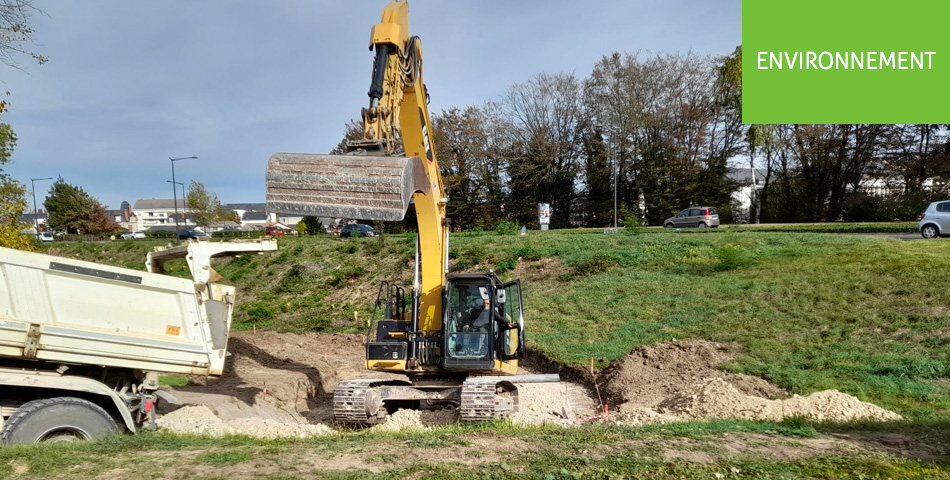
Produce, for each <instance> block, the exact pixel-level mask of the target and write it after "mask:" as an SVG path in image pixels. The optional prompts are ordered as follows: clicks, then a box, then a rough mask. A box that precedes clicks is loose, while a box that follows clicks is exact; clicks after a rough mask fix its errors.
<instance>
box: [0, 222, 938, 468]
mask: <svg viewBox="0 0 950 480" xmlns="http://www.w3.org/2000/svg"><path fill="white" fill-rule="evenodd" d="M754 228H756V229H753V228H738V229H718V230H707V231H669V230H655V229H647V230H644V231H642V232H640V233H624V232H621V233H620V234H617V235H604V234H603V233H600V232H599V231H592V230H586V231H551V232H544V233H541V232H531V233H530V234H529V235H527V236H525V237H521V236H499V235H495V234H493V233H480V234H459V235H455V236H454V237H453V239H452V252H451V257H452V265H453V267H454V268H455V270H457V271H465V270H484V269H488V268H492V269H495V270H496V271H497V272H499V273H500V275H502V276H503V277H504V278H521V279H522V281H523V285H524V296H525V308H526V316H527V322H528V329H529V331H528V342H530V343H529V347H531V348H533V349H535V350H537V351H540V352H542V353H543V354H545V355H546V356H548V357H549V358H551V359H554V360H556V361H559V362H563V363H567V364H575V365H583V364H586V363H588V362H589V361H590V358H591V357H594V358H595V360H596V362H597V363H598V365H599V366H604V365H606V364H608V363H609V362H611V361H613V360H615V359H617V358H619V357H621V356H623V355H625V354H627V353H628V352H629V351H630V350H631V349H633V348H635V347H637V346H639V345H644V344H649V343H653V342H657V341H664V340H669V339H672V338H677V339H683V338H702V339H707V340H713V341H718V342H732V343H734V344H736V345H737V346H738V347H739V350H740V351H741V352H743V354H742V355H741V356H740V357H739V358H737V359H736V360H734V361H733V362H732V363H730V364H728V365H727V366H726V368H727V369H728V370H730V371H733V372H743V373H749V374H752V375H757V376H762V377H765V378H767V379H769V380H770V381H772V382H773V383H775V384H777V385H779V386H781V387H783V388H785V389H787V390H788V391H789V392H791V393H798V394H807V393H810V392H813V391H816V390H823V389H828V388H835V389H838V390H841V391H844V392H847V393H851V394H854V395H856V396H858V397H859V398H861V399H862V400H866V401H871V402H874V403H876V404H879V405H881V406H884V407H886V408H890V409H893V410H895V411H897V412H899V413H901V414H903V415H905V416H906V417H907V418H908V419H909V420H910V423H906V424H897V425H889V426H884V427H869V426H862V425H845V426H833V425H815V426H814V428H817V429H818V430H817V432H816V431H814V430H813V427H812V426H806V427H803V428H806V430H807V429H812V430H811V431H812V433H811V434H812V435H819V436H821V437H822V438H828V437H827V435H831V434H845V435H849V436H853V435H859V434H860V432H864V431H866V430H867V429H871V430H872V431H873V430H874V429H875V428H882V429H885V430H887V431H889V432H891V433H892V434H895V435H903V436H905V437H908V438H918V439H920V440H921V441H927V442H934V443H935V444H936V445H938V446H939V448H946V447H947V446H948V445H950V440H948V438H947V432H950V380H948V376H950V293H947V292H948V289H947V286H948V285H950V255H948V253H947V252H948V249H947V247H948V246H950V243H947V242H946V241H944V240H935V241H914V242H902V241H898V240H894V239H891V238H886V237H868V236H855V235H831V234H822V233H799V232H792V231H786V232H771V231H762V230H759V229H757V228H765V227H754ZM803 228H804V227H803ZM412 243H413V240H412V238H411V237H409V236H386V237H384V238H382V239H338V238H332V237H308V238H293V237H286V238H282V239H280V251H279V252H274V253H270V254H266V255H249V256H244V257H241V258H238V259H235V260H233V261H229V262H221V263H220V264H219V265H216V269H217V271H218V272H219V273H221V274H222V276H223V277H224V278H225V279H226V282H227V283H231V284H234V285H237V286H238V287H239V288H240V293H239V297H238V305H237V309H236V314H235V322H236V323H235V328H238V329H249V328H252V327H254V328H258V329H275V330H282V331H298V332H299V331H325V332H361V331H362V330H363V328H364V322H365V320H366V318H367V317H368V315H369V307H370V305H371V302H372V300H373V299H374V298H375V294H376V285H377V283H378V282H379V281H380V280H384V279H388V280H396V281H398V282H401V283H403V284H409V283H410V272H411V269H410V267H411V263H410V262H411V247H412ZM159 244H161V242H158V241H150V240H148V241H135V242H107V243H72V244H61V243H56V244H53V245H52V246H49V247H48V248H49V251H50V252H51V253H57V254H60V255H66V256H71V257H76V258H82V259H87V260H94V261H99V262H102V263H110V264H115V265H122V266H127V267H131V268H139V269H142V268H144V265H143V262H144V253H145V252H146V251H147V250H149V249H151V248H152V247H154V246H155V245H159ZM171 269H172V270H173V273H174V274H176V275H187V271H186V269H185V267H184V265H183V264H172V265H171ZM753 425H754V426H750V424H747V423H742V422H714V423H698V424H696V423H691V424H684V425H683V426H665V427H656V428H653V429H640V430H635V429H634V430H631V429H623V428H619V429H616V428H610V427H605V428H606V430H605V431H603V432H601V431H599V430H596V429H594V430H588V429H581V430H560V429H550V430H545V431H544V432H538V431H535V430H530V431H521V430H519V429H512V430H503V431H502V432H501V433H499V434H498V435H501V436H502V437H504V438H506V439H508V440H506V441H510V442H514V443H517V442H518V441H519V439H520V440H523V441H525V442H527V441H528V440H525V439H529V440H531V441H532V442H533V441H535V440H538V439H539V438H543V439H545V440H544V442H546V443H544V445H546V446H545V447H537V446H532V450H531V452H530V453H526V454H525V455H522V456H519V457H517V458H510V459H508V458H504V459H499V458H491V459H488V460H486V462H485V463H480V462H467V463H465V464H464V466H459V467H458V468H449V469H446V468H447V467H445V466H444V465H443V464H442V463H440V461H441V460H439V461H437V460H435V459H433V460H431V461H429V462H428V463H427V462H426V461H421V460H420V461H419V462H416V463H413V464H411V465H408V466H405V467H398V468H396V467H394V469H390V470H385V469H384V470H382V471H380V472H376V473H374V475H376V476H378V477H379V478H398V477H401V476H406V475H413V474H418V475H417V478H422V477H425V476H426V475H425V474H419V472H430V473H432V472H439V473H438V476H440V477H445V478H456V477H457V478H463V477H465V476H466V475H470V476H474V477H481V478H509V477H511V478H513V477H515V476H518V477H519V478H620V477H618V475H620V474H621V473H626V474H627V475H630V476H641V477H643V478H696V477H704V478H713V474H714V473H717V472H724V473H728V468H733V467H729V466H727V465H726V463H730V462H731V463H730V465H731V464H737V465H738V464H739V463H741V466H740V467H736V468H740V469H741V470H742V471H744V472H758V473H759V474H761V475H764V476H768V477H770V478H846V477H847V476H848V475H851V477H850V478H942V477H941V475H942V476H944V477H946V475H947V474H946V472H945V471H944V470H941V468H948V465H947V464H946V463H940V462H938V463H937V464H931V463H928V462H920V461H917V460H913V459H910V460H907V459H901V458H900V457H899V456H890V455H884V456H881V455H877V454H875V455H870V454H866V452H865V453H860V452H858V453H854V452H852V453H850V454H846V453H842V452H840V451H830V452H825V453H822V454H817V455H813V456H808V457H807V458H799V459H792V458H788V459H778V460H775V459H773V458H772V457H771V456H770V455H769V454H768V453H767V452H758V453H757V452H756V451H751V450H750V451H749V452H747V453H746V454H743V455H738V456H736V455H725V456H717V455H713V460H712V461H707V462H686V463H682V464H681V463H680V462H673V466H672V467H671V466H669V465H668V464H669V463H671V462H667V461H665V460H664V458H666V457H665V456H664V455H665V454H664V453H663V452H662V451H661V450H658V449H657V447H656V446H655V445H654V443H653V442H656V443H657V444H665V443H667V442H673V441H680V439H682V438H686V439H688V443H690V445H692V446H693V447H695V448H697V449H699V450H703V449H710V448H712V449H713V450H715V448H713V446H714V445H715V444H717V443H719V442H722V441H725V440H726V439H728V438H735V437H734V436H731V435H732V434H731V433H726V432H731V431H732V430H733V429H738V431H740V432H742V431H747V432H750V433H748V435H753V437H749V436H748V435H747V436H746V437H742V436H741V435H740V437H741V438H752V439H753V440H754V439H755V438H757V437H754V435H759V434H762V432H766V431H767V432H771V433H768V435H778V437H777V438H778V439H777V440H775V439H773V440H774V441H777V442H778V443H782V442H785V441H786V440H782V438H785V437H786V436H787V437H794V438H798V437H800V436H802V435H803V434H802V432H801V431H798V430H797V427H794V426H793V427H792V428H791V430H789V427H787V426H782V425H772V424H753ZM459 428H460V429H457V428H450V429H448V430H444V431H443V430H440V431H437V432H435V433H430V434H420V435H423V436H420V437H418V439H417V438H416V437H413V436H411V435H410V436H408V437H399V440H398V441H396V443H397V444H402V443H399V442H404V443H405V444H406V445H415V444H416V442H421V444H424V445H429V443H431V444H432V445H433V448H435V447H438V446H439V445H441V446H443V447H445V446H451V445H455V444H460V445H462V444H466V443H472V442H476V441H480V440H477V439H478V438H481V436H483V435H486V434H488V433H487V432H483V431H481V430H479V429H477V428H476V429H471V428H468V429H466V428H461V427H459ZM783 429H784V430H783ZM776 432H777V433H776ZM941 432H942V433H941ZM341 435H342V437H341V438H339V439H336V440H340V442H342V443H340V445H343V446H341V447H339V448H341V449H343V450H340V451H336V450H334V451H333V452H336V453H333V455H344V456H345V455H350V454H352V452H353V451H358V452H363V451H367V449H369V448H371V446H370V445H373V444H374V442H378V443H380V444H383V443H387V442H388V443H391V442H392V441H395V440H393V439H391V438H389V437H376V436H373V434H367V433H346V434H341ZM362 435H369V436H368V437H363V436H362ZM426 435H428V436H426ZM538 435H542V436H541V437H539V436H538ZM545 435H546V436H545ZM600 435H606V436H608V437H610V438H614V439H616V440H615V441H611V442H614V443H611V442H607V444H608V445H617V444H622V445H625V446H624V448H622V449H621V448H619V447H617V448H614V447H610V448H606V450H605V449H603V448H600V447H598V451H599V452H600V453H598V454H597V455H595V457H596V458H592V459H589V460H584V461H583V462H584V463H577V462H578V460H575V459H574V458H575V457H572V456H571V454H570V452H574V451H579V450H584V447H583V446H582V445H580V443H583V442H586V441H588V440H589V439H590V438H599V437H598V436H600ZM351 436H352V437H351ZM805 436H807V434H806V435H805ZM433 438H434V439H435V440H431V439H433ZM512 438H514V440H512ZM355 439H359V442H364V441H365V442H368V443H367V444H366V445H364V444H360V446H359V447H354V446H353V442H356V440H355ZM439 439H441V440H439ZM473 439H474V440H473ZM753 440H750V441H753ZM759 440H762V439H758V440H754V441H759ZM325 441H327V442H328V441H329V440H314V441H313V442H316V443H306V442H305V444H302V445H298V444H289V445H287V444H277V445H272V442H267V441H250V440H247V439H243V440H242V439H231V440H228V441H227V442H225V443H226V445H231V444H234V446H227V447H226V448H225V446H221V445H217V444H216V445H215V446H214V447H212V446H210V445H209V442H216V441H210V440H202V439H192V438H190V437H175V436H169V435H158V436H155V435H149V436H142V437H135V438H134V439H129V438H126V439H121V440H110V441H107V442H105V443H103V444H100V445H99V446H80V447H62V448H64V449H75V450H65V451H66V452H67V453H64V454H63V455H66V456H67V457H68V458H71V459H72V460H70V461H78V460H76V459H86V460H83V462H85V464H89V463H96V462H98V461H99V460H97V459H103V458H113V456H115V455H117V456H116V457H115V458H122V455H128V456H130V457H131V456H132V455H133V453H132V452H135V451H136V450H137V449H138V448H147V449H150V451H151V450H156V451H163V450H164V449H167V448H169V447H167V445H169V444H172V445H175V444H177V443H176V442H178V443H180V444H181V445H182V448H186V449H194V450H195V451H196V452H200V453H197V454H196V456H195V457H194V462H195V465H199V464H209V462H210V464H214V462H218V461H220V462H225V463H228V462H230V463H237V464H242V462H248V461H250V460H242V459H244V458H249V457H246V456H247V455H251V457H254V458H257V456H258V454H261V455H263V453H261V452H267V451H270V450H268V449H271V448H274V449H277V451H283V450H284V449H293V448H300V449H303V450H305V451H310V450H314V449H315V450H319V451H322V450H320V449H323V448H337V447H326V446H325V445H324V443H321V442H325ZM641 441H642V442H641ZM763 441H765V442H766V443H768V442H770V441H772V440H763ZM789 441H791V440H789ZM143 442H144V443H143ZM149 442H155V443H149ZM228 442H230V443H228ZM308 442H310V441H308ZM440 442H448V443H440ZM452 442H456V443H452ZM618 442H619V443H618ZM357 443H358V442H357ZM145 445H148V446H147V447H145ZM334 445H336V443H334ZM20 448H23V450H12V449H5V450H2V451H0V477H2V476H3V472H4V468H8V467H5V466H4V465H13V464H12V463H8V461H12V460H5V459H12V458H13V457H11V456H10V455H14V454H15V452H18V451H22V452H24V453H23V455H25V457H24V458H32V457H30V455H35V450H30V448H28V447H20ZM57 448H60V447H57ZM218 448H221V449H222V450H221V451H220V452H218V450H217V449H218ZM426 448H428V447H426ZM354 449H355V450H354ZM578 449H579V450H578ZM117 450H118V451H120V453H118V454H117V453H115V451H117ZM11 452H14V453H11ZM29 452H34V453H29ZM122 452H125V453H122ZM242 452H243V453H242ZM248 452H251V453H250V454H249V453H248ZM151 453H152V454H154V457H156V458H159V459H161V458H163V457H161V455H158V454H157V453H155V452H154V451H152V452H151ZM331 453H332V452H331ZM219 454H220V455H219ZM278 457H280V455H278ZM50 458H53V457H50ZM50 458H47V457H42V458H37V459H36V460H35V461H36V462H40V463H42V462H46V461H52V460H50ZM150 458H151V457H150ZM199 459H201V460H199ZM31 461H33V460H31ZM155 461H159V460H155ZM162 461H164V460H162ZM202 462H204V463H202ZM723 462H726V463H723ZM736 462H739V463H736ZM14 463H15V462H14ZM439 465H443V466H439ZM37 468H39V467H37ZM196 468H197V467H196ZM506 468H508V470H506ZM427 469H428V470H427ZM499 469H500V470H499ZM199 470H200V469H199ZM39 471H42V470H41V469H40V470H39ZM196 471H197V470H196ZM200 472H204V470H200ZM200 472H199V473H200ZM580 472H587V473H586V474H585V475H584V476H583V477H582V476H580ZM629 472H634V473H635V475H634V474H632V473H629ZM364 473H365V472H364ZM202 475H204V476H207V477H208V478H212V477H213V476H214V475H213V472H212V473H207V474H205V473H202V474H201V475H198V476H202ZM269 475H271V474H270V473H269ZM293 475H300V473H299V472H298V473H294V474H293ZM293 475H291V477H292V476H293ZM327 475H328V476H329V477H330V478H333V477H338V478H356V477H359V478H369V477H363V476H362V475H355V474H353V473H352V472H350V473H347V472H339V471H335V472H330V473H328V474H327ZM419 475H421V476H419ZM861 475H864V476H863V477H862V476H861ZM79 476H82V475H77V477H79ZM272 476H273V478H285V477H280V476H279V475H277V474H273V475H272ZM37 478H41V477H37ZM180 478H189V477H188V476H187V475H185V476H181V477H180Z"/></svg>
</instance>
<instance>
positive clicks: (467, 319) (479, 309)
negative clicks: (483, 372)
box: [445, 284, 491, 360]
mask: <svg viewBox="0 0 950 480" xmlns="http://www.w3.org/2000/svg"><path fill="white" fill-rule="evenodd" d="M490 292H491V288H489V286H488V285H465V284H462V285H453V286H452V289H451V290H450V291H449V298H448V302H447V303H448V305H447V307H448V308H447V310H448V312H447V313H448V317H447V318H446V325H445V334H446V340H447V345H446V346H447V347H448V352H446V353H447V355H448V356H449V357H453V358H456V359H465V360H483V359H487V358H489V335H490V331H491V304H490V303H489V308H488V309H485V298H489V299H490V298H491V297H490Z"/></svg>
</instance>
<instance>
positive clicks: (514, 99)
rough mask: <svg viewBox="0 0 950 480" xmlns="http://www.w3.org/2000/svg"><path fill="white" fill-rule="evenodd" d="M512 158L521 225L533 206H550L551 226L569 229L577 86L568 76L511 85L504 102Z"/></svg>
mask: <svg viewBox="0 0 950 480" xmlns="http://www.w3.org/2000/svg"><path fill="white" fill-rule="evenodd" d="M504 106H505V110H506V113H507V116H508V118H509V119H510V124H511V126H512V128H511V135H512V142H513V148H514V151H513V154H512V157H511V158H510V163H509V165H508V172H507V173H508V177H509V182H510V188H511V190H510V196H509V198H510V199H511V203H512V209H513V210H515V212H514V213H515V214H516V216H517V217H518V218H519V219H520V220H522V221H523V222H526V221H529V220H530V219H533V218H536V211H535V210H536V204H537V203H538V202H544V203H550V204H551V208H552V210H553V211H552V218H551V222H552V224H553V225H554V226H561V227H565V226H568V225H569V224H570V212H571V207H572V201H573V199H574V189H575V181H576V178H577V174H578V172H579V169H580V154H581V130H582V127H583V125H584V124H585V119H584V118H583V115H584V109H583V103H582V96H581V84H580V82H579V81H578V79H577V77H575V76H574V75H573V74H566V73H561V74H553V75H552V74H545V73H542V74H539V75H537V76H535V77H534V78H532V79H531V80H529V81H527V82H524V83H520V84H515V85H513V86H512V87H511V88H510V89H509V90H508V94H507V95H506V97H505V101H504Z"/></svg>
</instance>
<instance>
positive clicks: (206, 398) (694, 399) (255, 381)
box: [159, 332, 900, 437]
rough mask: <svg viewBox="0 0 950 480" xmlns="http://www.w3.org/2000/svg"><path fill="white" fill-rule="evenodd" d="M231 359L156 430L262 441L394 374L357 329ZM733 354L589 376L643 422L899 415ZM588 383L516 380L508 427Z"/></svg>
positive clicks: (625, 363) (249, 337)
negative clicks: (799, 385) (785, 383)
mask: <svg viewBox="0 0 950 480" xmlns="http://www.w3.org/2000/svg"><path fill="white" fill-rule="evenodd" d="M229 351H230V353H231V358H230V360H229V362H228V367H227V369H226V371H225V374H224V375H222V376H221V377H220V378H215V379H205V378H194V379H192V381H191V382H190V384H189V385H188V386H185V387H179V388H171V387H168V390H170V391H171V392H172V393H173V394H174V395H175V396H176V397H177V398H178V400H179V401H180V402H181V403H182V404H184V405H187V406H188V407H185V408H178V409H176V408H175V407H166V409H167V410H166V412H165V415H164V416H163V417H161V418H160V420H159V423H160V425H161V426H163V427H165V428H168V429H170V430H175V431H179V432H188V433H205V434H227V433H245V434H250V435H255V436H262V437H274V436H305V435H311V434H320V433H325V432H328V431H330V428H329V427H328V426H329V425H332V422H333V412H332V400H333V389H334V387H335V386H336V384H337V382H339V381H340V380H346V379H353V378H368V377H374V378H378V377H383V378H386V377H392V378H402V377H400V376H397V375H387V374H381V373H380V372H375V371H370V370H366V369H365V368H364V366H363V365H364V347H363V342H362V337H361V336H360V335H333V334H302V335H298V334H280V333H275V332H256V333H254V332H236V333H235V334H234V335H233V337H232V338H231V341H230V344H229ZM734 353H735V352H733V351H732V349H731V348H730V347H729V346H726V345H719V344H715V343H711V342H705V341H696V340H692V341H673V342H666V343H661V344H655V345H649V346H645V347H640V348H637V349H636V350H634V351H633V352H631V353H630V354H629V355H628V356H626V357H624V358H622V359H620V360H618V361H617V362H615V363H614V364H612V365H611V366H609V367H607V368H606V369H604V370H603V371H602V372H601V373H600V374H599V375H598V379H597V385H598V386H599V387H600V389H601V393H602V395H603V398H604V399H605V403H607V404H608V405H611V409H612V412H611V413H612V415H611V419H612V420H613V421H618V422H620V423H631V424H643V423H658V422H669V421H677V420H684V419H699V418H740V419H752V420H781V419H783V418H786V417H804V418H810V419H814V420H852V419H858V418H860V419H871V420H897V419H900V416H898V415H897V414H894V413H893V412H889V411H887V410H884V409H881V408H879V407H876V406H874V405H871V404H867V403H864V402H860V401H859V400H858V399H856V398H854V397H852V396H850V395H846V394H842V393H840V392H837V391H834V390H829V391H824V392H816V393H814V394H812V395H809V396H807V397H798V396H795V397H792V398H788V399H784V400H778V399H775V397H776V396H786V395H785V392H783V391H782V390H781V389H779V388H778V387H776V386H774V385H772V384H770V383H768V382H767V381H765V380H763V379H761V378H756V377H751V376H748V375H736V374H731V373H727V372H724V371H722V370H720V369H719V368H718V367H719V366H720V365H721V364H722V363H723V362H725V361H727V360H729V359H731V358H732V357H733V355H734ZM555 368H556V366H554V365H550V364H548V365H544V364H543V362H527V365H526V366H525V367H523V368H522V371H523V372H524V373H552V371H553V370H554V369H555ZM589 385H590V383H588V384H582V383H576V382H570V381H562V382H560V383H548V384H524V385H519V386H518V389H519V403H520V410H519V412H518V413H517V414H516V415H515V416H514V417H513V418H512V421H513V422H514V423H516V424H522V425H533V424H540V423H554V424H560V425H576V424H577V423H578V421H577V419H578V417H587V416H590V415H592V414H596V413H601V411H602V408H601V407H600V406H599V402H598V400H597V396H596V394H594V393H593V392H592V391H590V390H589V388H588V386H589ZM457 418H458V417H457V412H456V411H455V410H452V409H448V410H436V411H426V412H417V411H402V410H400V411H398V412H395V413H394V414H393V415H391V416H390V418H389V420H388V421H387V423H386V424H383V425H380V426H377V427H375V428H378V429H386V430H398V429H402V428H430V427H433V426H437V425H443V424H446V423H453V422H455V421H457Z"/></svg>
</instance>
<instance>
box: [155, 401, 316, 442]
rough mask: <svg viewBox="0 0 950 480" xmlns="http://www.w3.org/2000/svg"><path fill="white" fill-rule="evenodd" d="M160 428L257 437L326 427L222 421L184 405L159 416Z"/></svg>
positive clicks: (291, 434) (295, 434) (261, 420)
mask: <svg viewBox="0 0 950 480" xmlns="http://www.w3.org/2000/svg"><path fill="white" fill-rule="evenodd" d="M156 423H157V424H158V426H159V427H161V428H166V429H168V430H171V431H173V432H176V433H191V434H195V435H211V436H221V435H250V436H252V437H261V438H278V437H299V438H304V437H307V436H311V435H323V434H326V433H329V432H330V427H328V426H326V425H322V424H316V425H314V424H308V423H298V422H280V421H277V420H272V419H267V418H260V417H245V418H237V419H233V420H229V421H224V420H222V419H220V418H218V416H217V415H215V414H214V412H212V411H211V409H209V408H208V407H205V406H203V405H200V406H187V407H183V408H179V409H178V410H175V411H174V412H171V413H169V414H166V415H163V416H161V417H159V418H158V420H156Z"/></svg>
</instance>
